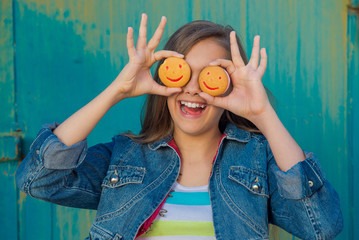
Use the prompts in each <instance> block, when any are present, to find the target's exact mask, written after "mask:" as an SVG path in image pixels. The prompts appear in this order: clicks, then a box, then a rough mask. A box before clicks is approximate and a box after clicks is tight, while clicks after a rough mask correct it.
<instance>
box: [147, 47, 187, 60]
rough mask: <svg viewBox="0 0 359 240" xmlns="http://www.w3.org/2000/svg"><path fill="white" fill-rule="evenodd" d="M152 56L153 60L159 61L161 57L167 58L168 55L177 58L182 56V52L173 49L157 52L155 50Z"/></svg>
mask: <svg viewBox="0 0 359 240" xmlns="http://www.w3.org/2000/svg"><path fill="white" fill-rule="evenodd" d="M153 57H154V61H155V62H156V61H159V60H161V59H163V58H168V57H178V58H183V57H184V55H183V54H180V53H178V52H175V51H169V50H162V51H158V52H155V53H154V54H153Z"/></svg>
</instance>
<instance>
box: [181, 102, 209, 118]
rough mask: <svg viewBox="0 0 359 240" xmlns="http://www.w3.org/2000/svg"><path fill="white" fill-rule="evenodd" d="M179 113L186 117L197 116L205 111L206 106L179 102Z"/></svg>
mask: <svg viewBox="0 0 359 240" xmlns="http://www.w3.org/2000/svg"><path fill="white" fill-rule="evenodd" d="M180 106H181V111H182V112H183V113H184V114H187V115H199V114H201V113H202V112H203V111H204V110H206V107H207V104H205V103H194V102H187V101H180Z"/></svg>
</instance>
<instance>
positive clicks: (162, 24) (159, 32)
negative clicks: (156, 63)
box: [147, 17, 167, 51]
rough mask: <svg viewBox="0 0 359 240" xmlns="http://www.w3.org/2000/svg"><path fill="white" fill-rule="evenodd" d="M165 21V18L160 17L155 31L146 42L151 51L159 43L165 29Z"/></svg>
mask: <svg viewBox="0 0 359 240" xmlns="http://www.w3.org/2000/svg"><path fill="white" fill-rule="evenodd" d="M166 22H167V18H166V17H162V18H161V22H160V24H159V25H158V27H157V29H156V31H155V33H154V34H153V37H152V38H151V40H150V41H149V42H148V45H147V46H148V48H149V49H150V50H151V51H154V50H155V49H156V47H157V46H158V44H159V43H160V41H161V38H162V34H163V31H164V30H165V26H166Z"/></svg>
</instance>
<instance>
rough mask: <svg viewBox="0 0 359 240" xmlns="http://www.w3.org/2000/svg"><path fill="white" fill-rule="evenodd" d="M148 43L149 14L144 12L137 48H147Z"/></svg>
mask: <svg viewBox="0 0 359 240" xmlns="http://www.w3.org/2000/svg"><path fill="white" fill-rule="evenodd" d="M146 45H147V15H146V14H145V13H143V14H142V18H141V25H140V31H139V34H138V40H137V49H141V48H145V47H146Z"/></svg>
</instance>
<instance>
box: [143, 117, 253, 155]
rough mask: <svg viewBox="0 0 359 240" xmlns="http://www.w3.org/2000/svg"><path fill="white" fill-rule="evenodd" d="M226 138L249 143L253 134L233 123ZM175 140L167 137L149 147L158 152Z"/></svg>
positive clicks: (226, 133)
mask: <svg viewBox="0 0 359 240" xmlns="http://www.w3.org/2000/svg"><path fill="white" fill-rule="evenodd" d="M224 135H225V138H227V139H229V140H235V141H238V142H244V143H245V142H249V140H250V139H251V137H252V133H250V132H247V131H245V130H242V129H240V128H237V127H236V126H235V125H233V124H232V123H228V124H227V126H226V129H225V130H224ZM172 139H173V137H172V135H170V136H167V137H165V138H163V139H160V140H157V141H155V142H152V143H149V144H148V146H149V148H150V149H152V150H157V149H159V148H160V147H166V146H168V143H169V142H170V141H171V140H172Z"/></svg>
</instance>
